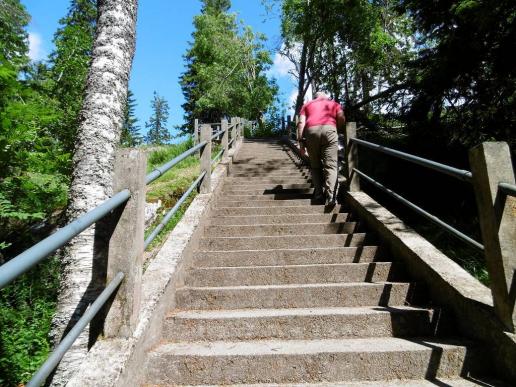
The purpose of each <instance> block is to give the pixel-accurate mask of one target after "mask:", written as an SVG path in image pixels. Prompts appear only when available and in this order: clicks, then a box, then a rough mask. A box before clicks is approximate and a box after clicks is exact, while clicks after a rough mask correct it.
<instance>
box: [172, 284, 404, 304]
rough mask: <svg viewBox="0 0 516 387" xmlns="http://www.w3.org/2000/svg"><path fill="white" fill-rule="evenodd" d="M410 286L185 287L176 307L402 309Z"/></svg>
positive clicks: (290, 285)
mask: <svg viewBox="0 0 516 387" xmlns="http://www.w3.org/2000/svg"><path fill="white" fill-rule="evenodd" d="M409 296H410V284H409V283H404V282H375V283H368V282H340V283H313V284H273V285H250V286H184V287H181V288H179V289H177V291H176V306H177V307H178V308H181V309H184V308H191V309H249V308H250V309H256V308H313V307H322V306H325V307H327V306H328V307H343V306H376V305H383V306H384V305H390V306H394V305H405V304H406V303H407V300H408V298H409Z"/></svg>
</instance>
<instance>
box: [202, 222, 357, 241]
mask: <svg viewBox="0 0 516 387" xmlns="http://www.w3.org/2000/svg"><path fill="white" fill-rule="evenodd" d="M357 225H358V223H356V222H333V223H332V222H324V223H301V224H298V223H282V224H253V225H216V226H207V227H206V229H205V230H206V232H207V233H208V235H210V236H213V237H230V236H232V235H234V236H235V237H236V236H254V237H258V236H286V235H299V234H304V235H321V234H344V233H346V234H350V233H353V232H355V231H356V230H357Z"/></svg>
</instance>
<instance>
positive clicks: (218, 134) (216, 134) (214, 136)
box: [211, 129, 226, 141]
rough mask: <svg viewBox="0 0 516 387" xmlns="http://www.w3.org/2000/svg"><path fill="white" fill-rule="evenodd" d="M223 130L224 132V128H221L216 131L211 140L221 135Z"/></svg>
mask: <svg viewBox="0 0 516 387" xmlns="http://www.w3.org/2000/svg"><path fill="white" fill-rule="evenodd" d="M225 132H226V129H222V130H220V131H218V132H217V133H215V134H214V135H213V136H211V140H212V141H213V140H215V139H216V138H218V137H220V136H222V135H223V134H224V133H225Z"/></svg>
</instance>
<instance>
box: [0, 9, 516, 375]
mask: <svg viewBox="0 0 516 387" xmlns="http://www.w3.org/2000/svg"><path fill="white" fill-rule="evenodd" d="M200 5H201V7H200V9H199V11H200V12H199V14H198V15H197V16H196V17H195V18H194V19H193V30H194V32H193V34H192V37H191V41H190V44H189V46H188V49H187V50H186V52H185V53H184V57H183V63H184V72H183V73H182V75H181V76H180V79H179V84H180V86H181V90H182V93H183V97H184V104H183V109H184V117H183V123H182V124H181V125H179V126H178V127H177V128H176V129H177V131H179V132H180V133H184V134H188V133H190V132H191V130H192V121H193V119H194V118H200V119H201V120H204V121H210V122H215V121H218V120H220V119H221V118H223V117H230V116H242V117H245V118H248V119H253V120H257V121H259V122H260V125H261V129H262V132H264V133H271V132H272V131H273V129H274V127H275V125H277V123H278V119H279V118H280V117H281V116H282V115H284V111H285V110H286V108H291V110H292V111H293V112H294V113H295V112H298V111H299V109H300V106H301V105H302V103H303V101H304V100H305V97H306V96H308V95H309V94H310V91H311V90H316V89H324V90H327V91H328V92H329V93H330V94H331V95H332V97H333V98H334V99H335V100H337V101H339V102H341V103H343V105H344V106H345V109H346V114H347V116H348V119H350V120H354V121H357V122H359V123H360V125H361V131H360V133H361V134H360V136H361V137H363V138H366V139H369V140H373V141H374V142H378V143H381V144H385V145H389V146H392V147H394V148H396V149H400V150H405V151H408V152H410V153H413V154H417V155H420V156H423V157H427V158H429V159H432V160H436V161H439V162H443V163H446V164H450V165H454V166H456V167H459V168H464V169H468V162H467V152H468V149H469V148H471V147H472V146H474V145H476V144H478V143H480V142H482V141H487V140H500V141H507V142H508V143H509V145H510V147H511V149H512V151H513V153H514V151H515V149H516V66H514V64H513V62H512V61H511V60H510V55H511V53H512V52H515V51H516V4H515V3H514V2H513V1H510V0H496V1H495V0H483V1H481V0H450V1H442V2H428V1H425V0H399V1H390V0H264V1H262V5H263V9H264V14H266V15H272V16H270V17H278V18H279V20H280V22H281V26H280V31H281V32H280V34H281V42H279V43H277V44H276V49H277V50H276V51H272V50H271V49H270V46H267V43H266V40H265V37H264V36H262V35H261V34H257V33H255V32H253V30H251V29H250V28H248V27H247V26H246V25H245V24H243V23H241V22H239V20H238V18H237V17H236V16H235V15H234V14H233V13H231V12H230V7H231V2H230V1H229V0H203V1H201V2H200ZM29 20H30V15H29V14H28V13H27V11H26V9H25V8H24V7H23V5H22V4H21V3H20V1H19V0H0V37H1V39H0V228H1V233H0V235H1V239H0V254H1V255H0V261H2V262H3V261H5V260H8V259H10V258H12V257H13V256H15V255H16V253H18V252H19V251H21V250H23V249H24V248H25V247H27V246H28V245H30V244H32V243H34V242H35V241H37V240H38V239H41V238H42V237H43V236H45V235H47V234H48V233H49V232H51V230H53V229H54V228H55V227H56V226H58V225H60V224H62V223H63V221H64V219H63V216H62V214H63V209H64V208H65V207H66V203H67V197H68V196H67V195H68V194H67V189H68V185H69V177H70V170H71V156H72V154H73V151H74V141H75V131H76V128H77V122H78V117H79V114H80V108H81V103H82V94H83V91H84V84H85V77H86V74H87V70H88V64H89V60H90V55H91V45H92V41H93V38H94V33H95V23H96V4H95V1H94V0H71V2H70V7H69V9H68V12H67V14H66V15H64V17H63V18H62V19H61V21H60V26H59V28H58V30H57V31H56V32H55V35H54V46H55V49H54V50H53V51H52V53H51V54H50V56H49V60H48V61H44V62H34V61H31V60H30V59H29V57H28V48H29V47H28V43H29V42H28V33H27V24H28V23H29ZM177 60H178V61H180V60H181V59H180V58H177ZM279 60H281V62H277V61H279ZM275 62H276V64H278V63H281V65H282V66H283V67H282V70H281V71H282V72H283V75H288V76H289V77H291V79H293V80H294V81H295V83H296V86H297V92H296V93H293V94H292V95H290V96H289V97H294V98H292V101H289V98H288V97H286V96H285V95H281V94H278V83H277V81H276V80H275V79H274V77H271V76H270V75H271V74H272V73H271V66H272V65H274V64H275ZM296 97H297V98H296ZM290 102H292V106H289V105H290ZM142 103H144V104H146V105H149V106H150V114H149V116H148V117H147V118H145V124H143V122H142V120H141V119H140V120H138V119H137V118H136V116H135V108H136V105H137V104H142ZM169 115H170V108H169V102H168V101H167V100H166V99H165V98H164V97H163V96H162V95H160V93H159V92H158V91H157V92H156V93H155V94H154V95H153V97H152V100H151V101H150V104H149V101H136V100H135V98H134V95H133V94H131V93H130V94H129V96H128V100H127V108H126V117H125V124H124V131H123V135H122V140H121V144H120V145H121V146H141V145H142V144H144V143H147V144H151V145H161V144H166V143H168V142H170V140H171V136H172V133H171V131H170V129H171V128H170V125H169V124H168V119H169ZM142 125H145V129H146V130H145V131H143V132H142V128H141V126H142ZM361 165H362V166H363V169H364V170H365V171H366V172H367V173H368V174H370V175H372V176H373V177H376V178H378V179H379V180H380V181H382V183H384V184H385V185H387V186H389V187H390V188H393V189H394V190H396V191H398V192H400V193H401V194H403V195H404V196H406V197H407V198H408V199H410V200H413V201H415V202H416V203H418V204H421V205H423V206H424V207H425V208H426V209H428V210H429V211H430V212H432V213H434V214H436V215H438V216H440V217H441V218H443V219H444V220H445V221H448V222H449V223H451V224H453V225H454V226H456V227H458V228H459V229H461V230H463V231H465V232H466V233H468V234H469V235H472V236H474V237H476V238H479V230H478V219H477V218H476V212H475V202H474V197H473V193H472V192H471V189H470V188H469V187H465V186H463V185H462V183H460V182H459V183H457V182H454V181H452V180H450V179H449V178H447V177H441V176H438V175H436V174H434V173H433V172H429V171H424V170H420V169H418V168H417V167H414V166H409V165H407V164H404V163H403V162H397V161H394V160H391V159H389V158H388V157H381V158H380V157H378V156H376V155H373V154H370V153H367V152H361ZM407 177H409V178H407ZM365 188H366V189H367V190H369V191H371V193H372V194H373V195H375V196H377V197H378V198H379V199H380V200H381V201H382V202H385V203H386V204H387V205H389V206H391V207H394V208H396V209H397V211H398V212H399V213H400V216H402V217H404V218H407V219H408V220H409V221H411V222H412V223H413V224H414V225H415V227H416V228H418V230H419V231H420V232H421V233H423V234H424V235H425V236H427V237H428V238H429V239H430V240H432V241H434V242H435V243H436V244H437V245H438V247H440V248H441V249H443V250H445V251H446V252H447V253H448V254H449V255H450V256H452V257H453V258H455V259H456V260H457V261H459V262H460V263H461V264H462V265H463V266H465V267H466V268H467V269H468V270H470V271H471V272H472V273H473V274H474V275H476V276H477V277H478V278H479V279H481V280H482V281H484V282H485V283H487V282H488V280H489V279H488V278H487V274H486V272H485V265H484V264H483V260H482V257H480V256H479V255H478V254H477V253H475V252H472V251H469V250H468V248H467V247H463V246H459V245H457V244H456V243H455V242H454V241H453V240H451V239H449V238H447V237H445V236H444V235H443V234H442V233H441V232H439V231H437V230H435V229H434V228H432V227H431V226H429V225H427V224H425V223H422V222H420V221H419V220H417V219H415V218H413V216H412V214H410V213H408V212H405V211H404V210H403V209H401V208H398V207H397V206H396V205H395V204H393V203H390V202H389V200H388V199H387V198H384V197H383V196H382V195H381V194H380V193H378V192H375V191H374V189H372V188H371V187H365ZM0 263H1V262H0ZM59 267H60V265H59V261H58V260H57V259H51V260H49V261H47V263H45V264H44V265H42V266H41V267H38V271H37V272H31V273H29V274H28V275H26V276H24V277H23V278H21V279H20V280H18V281H17V282H16V283H14V284H13V285H11V286H10V287H9V288H6V289H3V290H2V292H1V293H0V384H2V385H4V384H5V385H16V384H17V383H23V382H24V381H26V380H27V379H28V378H29V377H30V375H31V373H32V372H33V371H34V370H35V369H36V368H37V366H38V365H39V364H40V363H41V360H42V359H44V357H45V356H46V354H47V353H48V351H49V346H50V345H49V342H48V339H47V334H48V330H49V326H50V320H51V317H52V314H53V312H54V308H55V299H56V294H57V289H58V286H59V276H58V273H59Z"/></svg>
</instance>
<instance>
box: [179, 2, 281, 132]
mask: <svg viewBox="0 0 516 387" xmlns="http://www.w3.org/2000/svg"><path fill="white" fill-rule="evenodd" d="M230 6H231V2H230V1H229V0H203V7H202V10H201V14H200V15H198V16H196V17H195V18H194V27H195V31H194V33H193V34H192V37H193V41H192V43H191V45H190V48H189V50H188V51H187V53H186V54H185V56H184V59H185V62H186V71H185V72H184V73H183V74H182V75H181V78H180V83H181V88H182V91H183V95H184V98H185V101H186V102H185V103H184V104H183V109H184V111H185V115H184V119H185V124H184V125H183V127H182V128H181V130H182V131H183V132H185V133H188V132H191V131H192V128H193V121H194V119H196V118H198V119H200V120H201V121H204V122H217V121H219V120H220V119H221V118H224V117H228V116H241V117H246V118H248V119H260V117H261V116H262V115H263V113H264V112H265V111H266V110H267V109H268V108H269V107H270V106H271V105H272V103H273V101H274V97H275V95H276V93H277V87H276V85H275V84H274V82H270V81H269V80H268V79H267V77H266V76H265V72H266V70H267V69H268V68H269V66H270V64H271V63H272V61H271V59H270V55H269V53H268V52H267V51H266V50H265V49H264V47H263V40H264V39H265V38H264V37H263V36H257V35H255V34H254V33H253V32H252V30H251V29H250V28H249V27H246V28H244V29H240V28H239V25H238V23H237V20H236V17H235V15H233V14H230V13H229V12H228V11H229V8H230Z"/></svg>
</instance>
